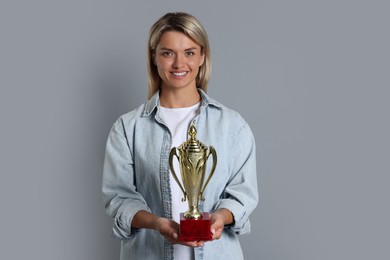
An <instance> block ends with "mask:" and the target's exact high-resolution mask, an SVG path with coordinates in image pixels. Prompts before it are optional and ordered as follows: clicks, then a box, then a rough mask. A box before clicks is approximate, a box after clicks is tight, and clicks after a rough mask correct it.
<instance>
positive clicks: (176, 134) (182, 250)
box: [160, 103, 200, 260]
mask: <svg viewBox="0 0 390 260" xmlns="http://www.w3.org/2000/svg"><path fill="white" fill-rule="evenodd" d="M199 106H200V103H197V104H195V105H193V106H191V107H184V108H165V107H160V108H161V110H160V117H161V118H162V119H163V121H164V123H165V124H166V125H167V126H168V128H169V130H170V131H171V134H172V147H176V148H177V147H179V146H180V145H181V144H182V143H184V142H185V141H186V140H187V136H188V128H189V126H190V123H191V121H192V119H194V117H195V116H196V115H197V113H198V110H199ZM173 168H174V169H175V173H176V175H177V177H178V179H179V180H180V183H182V179H181V174H180V166H179V162H178V160H177V158H176V157H174V160H173ZM169 183H170V186H171V194H172V218H173V220H175V221H176V222H178V223H180V213H183V212H185V211H187V210H188V203H187V201H184V202H182V200H181V199H182V198H183V196H184V195H183V192H182V191H181V189H180V187H179V185H178V184H177V183H176V181H175V180H174V178H173V176H172V174H170V175H169ZM173 248H174V259H176V260H187V259H188V260H192V259H194V250H193V248H192V247H187V246H183V245H178V244H175V245H174V246H173Z"/></svg>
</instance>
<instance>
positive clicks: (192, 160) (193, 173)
mask: <svg viewBox="0 0 390 260" xmlns="http://www.w3.org/2000/svg"><path fill="white" fill-rule="evenodd" d="M188 134H189V136H190V139H189V140H187V141H186V142H184V143H183V144H181V145H180V146H179V147H178V148H176V147H173V148H172V150H171V153H170V154H169V167H170V169H171V173H172V175H173V177H174V179H175V181H176V182H177V184H178V185H179V187H180V189H181V190H182V192H183V194H184V197H183V199H182V201H186V200H187V202H188V210H187V211H186V212H184V213H180V232H179V240H181V241H208V240H211V239H212V234H211V230H210V225H211V221H210V216H209V213H207V212H201V211H200V210H199V208H198V204H199V201H200V200H204V198H203V192H204V190H205V188H206V186H207V184H208V183H209V181H210V179H211V177H212V176H213V174H214V170H215V167H216V165H217V153H216V152H215V149H214V147H212V146H210V147H209V148H207V146H205V145H203V144H202V143H201V142H199V141H198V140H197V139H196V138H195V135H196V128H195V126H194V125H191V126H190V128H189V130H188ZM177 153H179V154H177ZM210 155H212V156H213V165H212V167H211V170H210V174H209V176H208V178H207V180H206V181H205V182H204V180H205V176H206V162H207V159H208V158H209V156H210ZM174 156H176V157H177V159H178V161H179V165H180V174H181V178H182V182H183V185H182V184H181V183H180V181H179V179H178V178H177V175H176V173H175V170H174V168H173V157H174ZM203 183H204V184H203Z"/></svg>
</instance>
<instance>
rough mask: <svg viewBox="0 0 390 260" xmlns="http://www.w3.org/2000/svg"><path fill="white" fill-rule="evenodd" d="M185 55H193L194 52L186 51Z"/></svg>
mask: <svg viewBox="0 0 390 260" xmlns="http://www.w3.org/2000/svg"><path fill="white" fill-rule="evenodd" d="M186 55H187V56H194V55H195V53H194V52H193V51H188V52H186Z"/></svg>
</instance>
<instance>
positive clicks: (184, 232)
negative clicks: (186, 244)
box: [179, 213, 212, 241]
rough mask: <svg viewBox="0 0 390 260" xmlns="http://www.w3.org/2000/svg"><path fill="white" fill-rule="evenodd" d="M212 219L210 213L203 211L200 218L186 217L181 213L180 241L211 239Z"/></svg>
mask: <svg viewBox="0 0 390 260" xmlns="http://www.w3.org/2000/svg"><path fill="white" fill-rule="evenodd" d="M210 226H211V221H210V216H209V213H202V217H201V218H199V219H187V218H184V213H181V214H180V234H179V240H180V241H209V240H211V239H212V234H211V229H210Z"/></svg>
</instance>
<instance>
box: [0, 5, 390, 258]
mask: <svg viewBox="0 0 390 260" xmlns="http://www.w3.org/2000/svg"><path fill="white" fill-rule="evenodd" d="M389 7H390V6H389V4H388V2H387V1H377V0H374V1H359V0H357V1H352V0H349V1H348V0H338V1H335V0H328V1H308V0H306V1H304V0H298V1H287V0H284V1H277V0H274V1H253V2H252V1H192V2H189V1H153V2H152V1H137V2H136V1H133V2H131V1H101V0H94V1H92V0H77V1H75V0H67V1H52V0H51V1H49V0H47V1H44V0H36V1H7V0H5V1H4V0H2V1H1V3H0V37H1V41H0V47H1V48H0V73H1V77H0V86H1V95H0V116H1V134H0V160H1V163H0V171H1V182H0V200H1V201H0V205H1V220H0V247H1V250H0V259H4V260H8V259H40V260H43V259H48V260H49V259H56V260H69V259H72V260H75V259H80V260H84V259H94V260H100V259H101V260H103V259H118V255H119V243H118V242H117V241H115V240H113V239H111V237H110V230H111V219H110V218H109V217H108V216H107V215H106V213H105V212H104V210H103V206H102V203H101V199H100V185H101V176H102V161H103V154H104V146H105V142H106V138H107V134H108V131H109V129H110V127H111V125H112V123H113V122H114V121H115V119H116V118H117V117H118V116H119V115H121V114H123V113H125V112H127V111H129V110H131V109H133V108H135V107H137V106H139V105H140V104H141V103H142V102H143V101H144V100H145V99H146V65H145V53H146V40H147V31H148V29H149V27H150V26H151V25H152V23H153V22H154V21H155V20H156V19H157V18H159V17H160V16H161V15H163V14H164V13H165V12H167V11H175V10H184V11H188V12H191V13H192V14H194V15H195V16H197V17H198V18H199V19H200V20H201V21H202V23H203V24H204V26H205V27H206V29H207V31H208V33H209V36H210V41H211V46H212V61H213V74H212V80H211V82H210V85H209V94H210V95H212V96H213V97H215V98H216V99H218V100H219V101H221V102H222V103H224V104H225V105H227V106H229V107H232V108H234V109H236V110H238V111H239V112H240V113H241V114H242V115H243V116H244V117H245V118H246V119H247V120H248V121H249V123H250V124H251V126H252V129H253V132H254V134H255V137H256V140H257V147H258V166H259V172H258V182H259V188H260V204H259V207H258V208H257V209H256V211H255V212H254V213H253V215H252V225H253V228H252V233H251V234H250V235H246V236H243V237H242V239H241V240H242V245H243V248H244V250H245V256H246V259H264V260H273V259H275V260H285V259H286V260H313V259H315V260H328V259H354V260H359V259H362V260H363V259H390V253H389V250H388V247H389V244H390V235H389V234H390V227H389V224H388V221H389V219H390V209H389V201H388V200H389V195H390V192H389V189H388V185H389V181H390V178H389V173H390V164H389V159H390V158H389V157H390V156H389V155H390V148H389V147H390V138H389V133H390V123H389V115H388V114H389V109H390V105H389V101H388V99H389V94H390V91H389V86H390V84H389V83H390V80H389V71H390V70H389V69H390V52H389V46H390V36H389V23H390V18H389Z"/></svg>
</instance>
